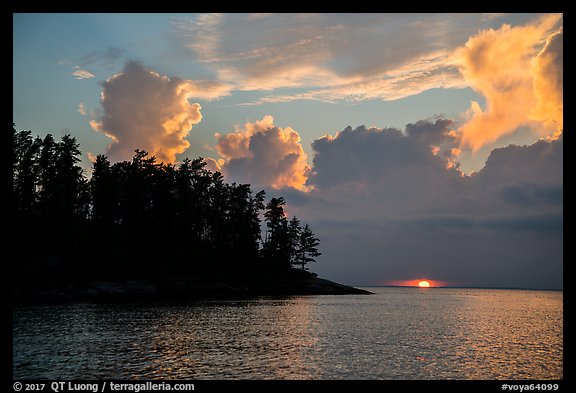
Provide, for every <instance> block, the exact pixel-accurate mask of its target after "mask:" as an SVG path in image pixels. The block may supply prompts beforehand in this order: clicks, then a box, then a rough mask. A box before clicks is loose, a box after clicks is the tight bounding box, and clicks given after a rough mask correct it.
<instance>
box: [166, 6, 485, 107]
mask: <svg viewBox="0 0 576 393" xmlns="http://www.w3.org/2000/svg"><path fill="white" fill-rule="evenodd" d="M490 20H491V18H490V17H489V16H482V15H480V16H479V15H474V14H453V15H451V16H450V18H447V17H446V16H442V15H426V16H423V15H422V14H256V15H255V14H248V15H246V14H200V15H198V16H197V17H195V18H174V19H173V20H172V25H173V28H174V32H175V35H176V37H177V40H179V42H180V43H181V45H182V46H183V47H184V48H186V49H187V50H188V52H189V54H190V55H191V56H193V57H194V58H195V59H196V60H197V61H198V62H200V63H201V64H203V65H204V66H205V67H206V68H207V69H208V70H210V71H211V72H212V73H213V74H214V75H215V76H216V77H217V78H218V80H220V81H222V82H224V83H227V84H231V85H233V86H234V88H235V89H237V90H254V91H260V92H267V93H268V94H267V95H266V96H264V97H262V98H260V99H256V100H254V101H251V102H247V103H246V104H248V105H254V104H261V103H264V102H286V101H292V100H320V101H337V100H352V101H354V100H366V99H382V100H394V99H399V98H403V97H406V96H410V95H413V94H418V93H420V92H422V91H425V90H428V89H431V88H442V87H443V88H462V87H465V86H466V84H465V83H464V81H463V78H462V76H461V75H460V74H459V72H458V71H457V69H456V68H455V67H454V64H452V60H451V52H452V51H453V50H454V49H455V48H457V47H458V46H460V45H462V44H464V42H465V40H466V39H467V38H468V37H469V36H470V35H472V34H474V33H475V32H476V31H477V30H478V28H479V27H481V26H483V24H484V23H489V21H490ZM247 26H249V27H250V28H246V27H247ZM359 43H362V44H361V45H359ZM284 89H298V91H288V92H286V91H285V90H284ZM277 90H279V91H277ZM282 90H284V91H282Z"/></svg>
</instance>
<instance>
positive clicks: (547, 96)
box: [530, 28, 564, 137]
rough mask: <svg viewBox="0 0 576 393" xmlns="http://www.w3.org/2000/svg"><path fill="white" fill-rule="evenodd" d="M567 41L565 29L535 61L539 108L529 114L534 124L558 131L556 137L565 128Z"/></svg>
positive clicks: (550, 41)
mask: <svg viewBox="0 0 576 393" xmlns="http://www.w3.org/2000/svg"><path fill="white" fill-rule="evenodd" d="M563 48H564V39H563V31H562V28H561V29H560V30H559V31H558V32H556V33H553V34H552V35H551V36H549V37H548V39H547V41H546V45H545V46H544V48H543V49H542V51H540V53H538V56H536V58H534V59H532V72H533V74H534V95H535V97H536V107H535V108H534V110H533V111H532V113H531V114H530V117H531V118H532V119H533V120H537V121H541V122H542V123H543V124H544V125H545V127H546V129H548V130H550V129H553V130H556V131H557V133H555V135H554V136H553V137H557V136H558V133H559V132H561V131H562V130H563V128H564V123H563V105H564V89H563V84H564V76H563V74H564V73H563V67H564V58H563Z"/></svg>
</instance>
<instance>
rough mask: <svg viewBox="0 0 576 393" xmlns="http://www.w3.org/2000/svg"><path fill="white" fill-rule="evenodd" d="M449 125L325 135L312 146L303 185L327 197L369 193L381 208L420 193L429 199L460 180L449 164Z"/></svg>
mask: <svg viewBox="0 0 576 393" xmlns="http://www.w3.org/2000/svg"><path fill="white" fill-rule="evenodd" d="M453 126H454V124H453V122H452V121H451V120H449V119H437V120H435V121H420V122H417V123H414V124H409V125H407V126H406V129H405V130H404V131H402V130H399V129H395V128H384V129H379V128H375V127H372V128H366V127H365V126H360V127H357V128H356V129H352V127H347V128H346V129H344V130H343V131H340V132H338V133H336V135H335V136H332V135H327V136H324V137H323V138H321V139H318V140H316V141H314V143H313V144H312V148H313V149H314V151H315V155H314V159H313V168H312V171H311V174H310V176H309V178H308V183H307V184H308V185H310V186H312V187H314V188H318V189H319V190H330V193H345V194H349V195H365V196H371V195H373V196H374V198H376V199H378V203H381V204H382V205H383V207H382V208H383V209H386V210H387V209H389V208H392V209H395V208H396V206H397V204H406V203H409V201H410V200H411V199H412V198H414V197H418V195H421V193H428V194H429V195H431V194H433V193H435V192H434V189H435V188H437V187H442V183H444V182H450V181H459V179H460V178H461V177H462V176H461V173H460V172H459V171H458V170H457V168H456V167H454V166H450V165H449V160H450V159H452V158H453V155H452V148H453V147H454V146H455V143H456V142H455V140H454V138H453V137H452V136H451V133H450V132H451V131H452V130H453ZM448 167H449V168H448ZM382 190H385V192H384V193H380V191H382ZM381 196H383V198H384V199H382V198H381ZM386 198H390V202H392V204H389V203H387V202H386Z"/></svg>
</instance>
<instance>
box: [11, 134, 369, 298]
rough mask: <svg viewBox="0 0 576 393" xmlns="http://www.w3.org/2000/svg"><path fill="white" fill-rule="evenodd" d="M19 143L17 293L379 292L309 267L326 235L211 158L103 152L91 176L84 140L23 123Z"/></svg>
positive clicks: (14, 188)
mask: <svg viewBox="0 0 576 393" xmlns="http://www.w3.org/2000/svg"><path fill="white" fill-rule="evenodd" d="M9 151H10V152H11V155H10V156H9V159H8V168H9V171H8V172H11V176H8V177H9V182H10V185H9V189H10V194H9V199H10V200H9V203H8V206H9V207H10V211H9V212H8V216H9V220H10V221H11V223H10V229H9V231H10V235H11V238H9V249H11V250H10V252H9V254H8V255H9V258H10V260H11V261H10V266H11V268H12V275H11V281H12V296H13V299H14V300H15V301H38V300H45V301H53V300H55V301H60V300H83V299H88V300H100V299H104V300H110V299H112V300H117V299H121V300H123V299H130V300H141V299H145V300H163V299H169V300H187V299H194V298H205V297H246V296H258V295H304V294H350V293H358V294H360V293H368V292H366V291H363V290H360V289H356V288H352V287H348V286H345V285H341V284H337V283H334V282H331V281H328V280H323V279H320V278H318V277H317V276H316V275H315V274H314V273H310V272H309V271H308V265H309V263H312V262H314V261H315V260H316V258H317V257H318V256H320V255H321V253H320V251H319V239H318V238H317V237H316V236H315V234H314V233H313V232H312V229H311V228H310V227H309V226H308V225H307V224H304V225H303V224H302V223H301V221H300V220H299V219H298V218H297V217H292V218H291V219H289V218H288V216H287V215H286V212H285V209H284V206H285V201H284V198H282V197H277V198H271V199H269V200H268V201H266V193H265V191H259V192H257V193H254V192H253V191H252V190H251V187H250V185H249V184H236V183H232V184H228V183H226V182H224V178H223V176H222V174H221V173H220V172H211V171H209V170H207V169H206V162H205V161H204V160H203V159H202V158H198V159H194V160H191V159H188V158H186V159H184V160H183V161H182V162H181V163H180V164H178V165H173V164H166V163H164V162H158V161H157V160H156V158H155V157H154V156H150V155H149V154H148V153H147V152H145V151H142V150H136V151H135V154H134V156H133V158H132V160H131V161H120V162H116V163H111V162H110V161H109V159H108V158H107V157H106V156H104V155H99V156H97V157H96V159H95V160H94V162H93V168H92V175H91V176H90V178H88V177H87V176H86V175H85V173H84V171H83V169H82V168H81V167H80V166H79V165H78V163H79V162H80V158H79V157H80V156H81V151H80V146H79V144H78V143H77V141H76V139H75V138H73V137H72V136H70V135H64V136H63V137H62V138H61V139H60V141H57V140H55V139H54V137H53V136H52V135H51V134H48V135H46V136H45V137H44V138H41V137H38V136H37V137H33V135H32V132H31V131H16V129H15V127H13V129H12V132H11V135H10V138H9ZM262 219H263V220H262ZM263 223H265V225H263Z"/></svg>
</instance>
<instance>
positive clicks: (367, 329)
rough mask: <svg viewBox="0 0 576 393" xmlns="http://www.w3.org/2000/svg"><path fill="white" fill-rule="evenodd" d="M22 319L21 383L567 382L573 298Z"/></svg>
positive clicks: (164, 308)
mask: <svg viewBox="0 0 576 393" xmlns="http://www.w3.org/2000/svg"><path fill="white" fill-rule="evenodd" d="M367 289H369V290H371V291H373V292H375V293H376V294H375V295H371V296H365V295H349V296H301V297H288V298H282V299H278V298H258V299H253V300H241V301H238V300H235V301H208V302H197V303H192V304H188V305H141V304H129V305H126V304H123V305H118V304H72V305H56V306H54V305H51V306H45V305H43V306H18V307H15V308H14V311H13V344H12V345H13V368H12V371H13V378H14V379H24V378H27V379H38V378H48V379H98V378H102V379H133V378H139V379H156V378H158V379H506V380H510V379H562V378H563V363H562V358H563V344H562V342H563V315H562V312H563V309H562V297H563V293H562V292H555V291H524V290H488V289H448V288H427V289H426V288H422V289H420V288H367Z"/></svg>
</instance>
